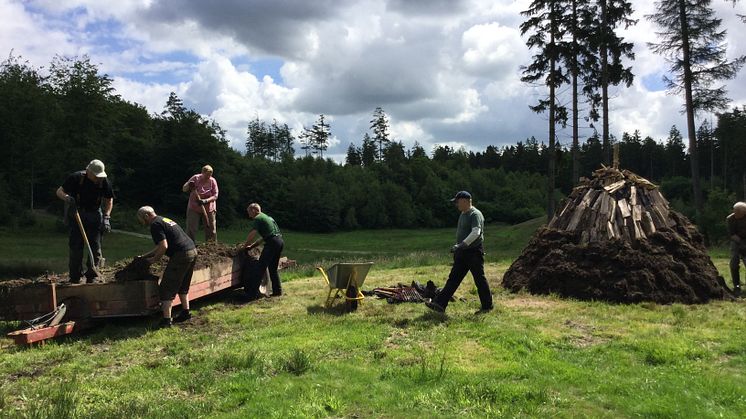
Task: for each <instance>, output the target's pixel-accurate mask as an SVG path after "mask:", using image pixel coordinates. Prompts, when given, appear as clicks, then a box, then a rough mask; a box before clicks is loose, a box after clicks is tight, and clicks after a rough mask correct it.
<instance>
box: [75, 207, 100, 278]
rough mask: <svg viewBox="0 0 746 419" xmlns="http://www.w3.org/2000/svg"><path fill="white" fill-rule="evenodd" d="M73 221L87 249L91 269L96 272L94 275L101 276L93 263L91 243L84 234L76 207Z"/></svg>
mask: <svg viewBox="0 0 746 419" xmlns="http://www.w3.org/2000/svg"><path fill="white" fill-rule="evenodd" d="M75 221H76V222H77V223H78V228H79V229H80V235H81V236H83V242H84V243H85V247H86V248H87V249H88V257H89V258H90V260H91V269H92V270H93V273H94V274H96V276H101V272H99V270H98V266H96V263H95V261H96V259H95V258H94V257H93V250H91V243H90V242H88V235H87V234H85V228H84V227H83V222H82V221H81V220H80V213H79V212H78V209H77V208H75ZM99 263H100V261H99Z"/></svg>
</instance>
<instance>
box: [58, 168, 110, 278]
mask: <svg viewBox="0 0 746 419" xmlns="http://www.w3.org/2000/svg"><path fill="white" fill-rule="evenodd" d="M57 197H58V198H59V199H61V200H63V201H65V203H66V205H68V209H69V212H70V215H71V217H74V214H75V211H76V210H77V211H78V213H79V214H80V220H81V222H82V223H83V229H84V230H85V233H86V236H87V237H88V243H89V244H90V245H91V251H92V252H93V259H94V260H90V256H89V260H88V263H87V266H88V270H87V271H86V273H85V277H86V282H88V283H91V282H94V281H95V279H96V271H95V270H94V269H93V268H92V266H98V264H99V260H100V259H101V234H102V233H103V232H107V233H108V232H109V231H111V222H110V219H111V209H112V207H113V205H114V192H113V191H112V189H111V183H109V179H108V178H107V177H106V172H105V171H104V163H102V162H101V160H92V161H91V162H90V163H88V167H86V169H85V170H81V171H79V172H75V173H72V174H70V175H69V176H68V177H67V179H65V183H63V184H62V186H60V187H59V188H57ZM102 205H103V212H102V208H101V207H102ZM66 221H68V224H69V226H70V239H69V242H68V245H69V247H70V259H69V264H68V267H69V269H70V282H71V283H79V282H80V277H81V276H82V275H83V272H82V271H83V235H82V234H81V233H80V227H79V226H78V223H77V222H76V221H75V220H74V219H72V220H66Z"/></svg>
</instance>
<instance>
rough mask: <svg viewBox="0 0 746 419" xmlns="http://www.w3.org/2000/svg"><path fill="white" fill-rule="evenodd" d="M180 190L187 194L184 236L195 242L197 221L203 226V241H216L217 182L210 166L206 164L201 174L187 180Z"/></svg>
mask: <svg viewBox="0 0 746 419" xmlns="http://www.w3.org/2000/svg"><path fill="white" fill-rule="evenodd" d="M181 190H182V191H184V192H188V193H189V203H188V204H187V214H186V234H187V235H188V236H189V237H190V238H191V239H192V240H195V237H196V236H197V229H198V228H199V220H200V219H201V220H202V222H203V223H204V224H205V241H215V240H217V226H216V224H215V221H216V220H215V215H216V213H217V204H216V202H215V201H217V200H218V181H217V180H215V178H214V177H213V176H212V166H210V165H209V164H206V165H204V166H203V167H202V172H201V173H197V174H196V175H194V176H192V177H190V178H189V180H187V181H186V183H184V186H182V187H181Z"/></svg>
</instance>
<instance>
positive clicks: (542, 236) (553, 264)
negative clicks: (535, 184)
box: [502, 211, 732, 304]
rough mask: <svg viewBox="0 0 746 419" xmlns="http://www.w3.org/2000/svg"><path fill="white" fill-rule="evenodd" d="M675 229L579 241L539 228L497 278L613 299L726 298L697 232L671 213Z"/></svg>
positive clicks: (533, 289)
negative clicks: (641, 236)
mask: <svg viewBox="0 0 746 419" xmlns="http://www.w3.org/2000/svg"><path fill="white" fill-rule="evenodd" d="M671 217H672V218H675V219H676V221H677V227H676V228H675V229H664V230H659V231H657V232H655V233H653V234H651V235H650V236H649V237H648V238H647V240H638V241H632V242H629V241H626V240H608V241H599V242H592V243H586V244H581V234H580V233H579V232H569V231H563V230H556V229H549V228H543V229H540V230H539V231H538V232H537V233H536V234H535V235H534V236H533V238H532V239H531V242H530V243H529V244H528V246H527V247H526V249H525V250H524V251H523V254H521V256H519V257H518V259H517V260H516V261H515V262H514V263H513V264H512V265H511V267H510V269H508V271H507V272H506V273H505V275H504V276H503V282H502V283H503V286H504V287H505V288H507V289H509V290H511V291H513V292H518V291H521V290H526V291H528V292H530V293H532V294H552V293H553V294H558V295H560V296H563V297H571V298H577V299H582V300H603V301H611V302H619V303H637V302H642V301H652V302H656V303H662V304H669V303H685V304H695V303H706V302H708V301H710V300H713V299H731V298H732V296H731V294H730V291H729V290H728V288H727V287H726V286H725V282H724V281H723V278H722V277H721V276H719V275H718V271H717V269H716V268H715V266H714V265H713V264H712V261H711V260H710V258H709V256H708V255H707V252H706V249H705V247H704V245H703V239H702V236H701V235H700V234H699V233H698V232H697V231H696V229H695V228H694V227H693V226H692V225H691V224H690V223H689V222H688V220H686V218H685V217H683V216H682V215H680V214H678V213H675V212H674V211H671Z"/></svg>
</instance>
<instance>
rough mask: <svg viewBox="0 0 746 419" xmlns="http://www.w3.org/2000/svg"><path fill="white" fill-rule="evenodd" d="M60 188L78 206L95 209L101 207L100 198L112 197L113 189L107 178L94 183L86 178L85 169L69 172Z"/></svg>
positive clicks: (87, 209) (84, 208)
mask: <svg viewBox="0 0 746 419" xmlns="http://www.w3.org/2000/svg"><path fill="white" fill-rule="evenodd" d="M62 190H63V191H65V193H66V194H68V195H70V196H72V197H73V198H75V201H76V203H77V205H78V208H81V209H82V210H84V211H96V210H98V209H99V208H100V207H101V198H114V191H113V190H112V189H111V183H109V179H108V178H104V179H102V180H101V183H99V184H96V183H95V182H92V181H91V180H90V179H88V176H86V174H85V170H81V171H79V172H75V173H72V174H70V176H68V177H67V179H65V183H63V184H62Z"/></svg>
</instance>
